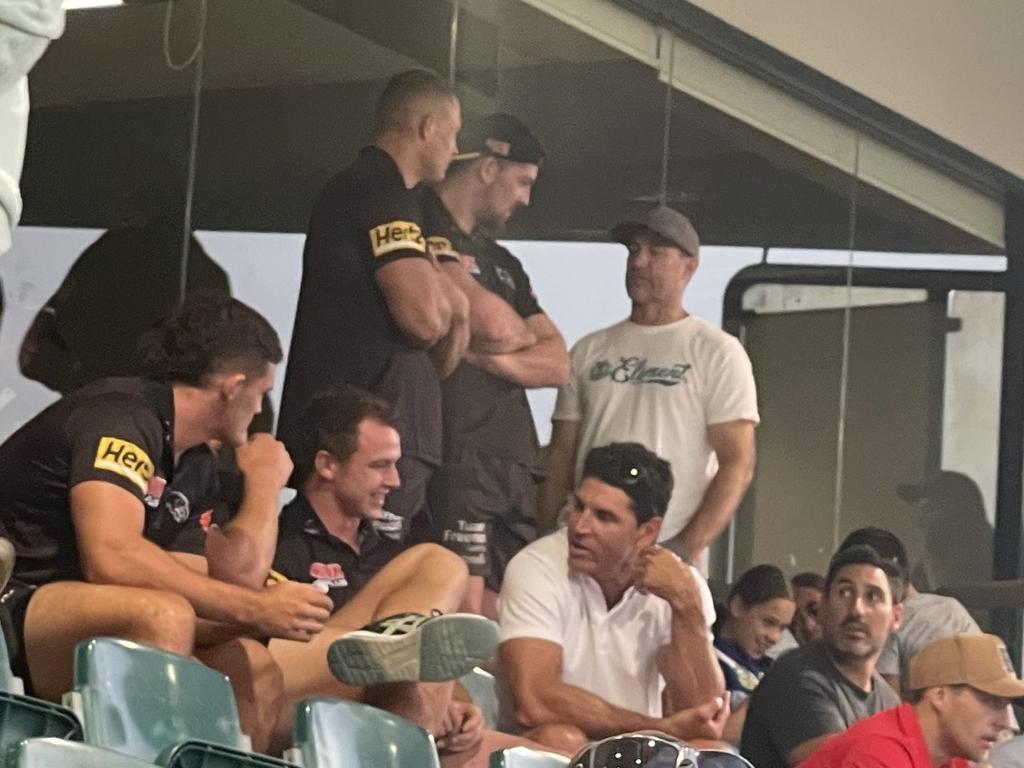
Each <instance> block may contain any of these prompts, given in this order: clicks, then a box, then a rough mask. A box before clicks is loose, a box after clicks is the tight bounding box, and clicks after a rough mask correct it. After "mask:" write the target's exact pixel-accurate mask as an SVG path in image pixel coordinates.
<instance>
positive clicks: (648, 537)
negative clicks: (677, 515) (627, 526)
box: [637, 517, 664, 549]
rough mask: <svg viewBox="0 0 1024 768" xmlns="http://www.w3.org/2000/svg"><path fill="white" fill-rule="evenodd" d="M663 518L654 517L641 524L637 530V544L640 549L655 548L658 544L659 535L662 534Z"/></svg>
mask: <svg viewBox="0 0 1024 768" xmlns="http://www.w3.org/2000/svg"><path fill="white" fill-rule="evenodd" d="M662 522H664V518H662V517H652V518H651V519H650V520H648V521H647V522H646V523H641V524H640V527H639V528H637V544H639V545H640V548H641V549H643V548H644V547H653V546H654V545H655V544H656V543H657V542H658V534H660V533H661V524H662Z"/></svg>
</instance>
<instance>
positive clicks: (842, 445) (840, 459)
mask: <svg viewBox="0 0 1024 768" xmlns="http://www.w3.org/2000/svg"><path fill="white" fill-rule="evenodd" d="M859 176H860V134H857V135H856V136H855V138H854V144H853V177H852V179H851V182H850V217H849V221H848V222H847V225H848V227H849V232H848V239H847V250H848V256H847V260H846V302H845V306H844V307H843V347H842V360H841V362H840V365H839V417H838V422H837V428H836V486H835V498H834V499H833V506H832V551H833V552H835V551H836V549H838V548H839V530H840V525H841V523H842V520H841V516H842V508H843V480H844V477H845V472H844V464H845V463H846V402H847V395H848V392H849V384H850V383H849V378H850V331H851V324H852V320H853V252H854V250H853V249H854V247H855V246H856V233H857V192H858V189H859Z"/></svg>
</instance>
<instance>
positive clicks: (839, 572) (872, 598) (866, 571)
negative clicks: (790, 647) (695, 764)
mask: <svg viewBox="0 0 1024 768" xmlns="http://www.w3.org/2000/svg"><path fill="white" fill-rule="evenodd" d="M903 578H904V577H903V573H902V571H901V570H900V569H899V566H897V565H896V564H895V563H893V562H892V561H891V560H886V559H885V558H883V557H881V556H880V555H879V554H878V553H877V552H876V551H875V550H874V549H872V548H871V547H867V546H858V547H852V548H850V549H845V550H840V551H839V552H838V553H836V555H835V556H834V557H833V558H832V562H831V564H830V565H829V569H828V574H827V575H826V577H825V593H824V596H823V598H822V602H821V607H820V610H819V617H820V620H821V627H822V638H823V639H822V640H821V641H820V642H816V643H811V644H809V645H805V646H801V647H800V648H797V649H796V650H794V651H790V652H789V653H787V654H786V655H784V656H783V657H782V658H780V659H779V660H778V661H777V662H776V663H775V664H773V665H772V666H771V667H770V668H769V669H768V672H767V674H766V675H765V676H764V679H763V680H762V681H761V683H760V684H759V685H758V686H757V688H755V689H754V692H753V694H751V697H750V705H749V709H748V711H747V719H746V723H745V725H744V727H743V737H742V744H741V748H740V752H741V753H742V754H743V756H744V757H746V758H747V759H748V760H750V761H751V762H752V763H753V764H754V765H756V766H757V768H790V766H795V765H796V764H797V763H799V762H800V761H802V760H804V759H806V758H807V757H809V756H810V755H811V753H813V752H814V750H815V749H817V748H818V747H819V746H821V744H822V743H823V742H824V741H825V740H826V739H827V738H828V737H829V736H832V735H833V734H836V733H839V732H840V731H844V730H846V729H847V728H848V727H850V726H851V725H853V724H854V723H855V722H857V721H858V720H860V719H861V718H864V717H868V716H870V715H874V714H876V713H878V712H881V711H882V710H883V709H888V708H889V707H895V706H897V705H898V704H899V703H900V700H899V696H897V695H896V692H895V691H894V690H893V689H892V688H891V687H890V686H889V684H888V683H886V682H885V680H883V679H882V677H881V675H879V674H878V673H877V672H876V671H875V663H876V662H877V660H878V655H879V654H880V653H881V651H882V647H883V645H884V644H885V641H886V638H887V637H888V636H889V633H890V632H891V631H892V629H893V628H894V627H896V626H898V625H899V619H900V612H901V606H900V605H899V600H900V597H901V596H902V589H903Z"/></svg>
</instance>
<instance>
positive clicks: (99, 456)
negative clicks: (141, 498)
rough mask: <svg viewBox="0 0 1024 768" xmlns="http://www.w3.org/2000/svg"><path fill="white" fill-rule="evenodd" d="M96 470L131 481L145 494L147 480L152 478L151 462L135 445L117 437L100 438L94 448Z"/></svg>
mask: <svg viewBox="0 0 1024 768" xmlns="http://www.w3.org/2000/svg"><path fill="white" fill-rule="evenodd" d="M92 465H93V466H94V467H95V468H96V469H105V470H107V471H108V472H113V473H115V474H118V475H120V476H121V477H124V478H126V479H128V480H131V481H132V483H134V484H135V485H136V486H138V488H139V490H140V491H142V493H146V489H147V487H148V485H149V478H151V477H152V476H153V462H152V460H151V459H150V458H149V455H148V454H147V453H146V452H145V451H144V450H142V449H141V448H139V446H137V445H136V444H135V443H130V442H128V441H127V440H122V439H121V438H119V437H101V438H100V444H99V447H97V448H96V461H94V462H93V464H92Z"/></svg>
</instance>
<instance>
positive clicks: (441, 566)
mask: <svg viewBox="0 0 1024 768" xmlns="http://www.w3.org/2000/svg"><path fill="white" fill-rule="evenodd" d="M420 548H422V550H423V551H422V553H421V555H420V557H421V559H422V563H421V567H427V566H429V569H430V571H429V572H430V573H434V574H445V575H447V576H450V577H451V578H452V579H453V580H456V579H457V580H459V581H465V580H466V579H468V578H469V568H468V567H467V566H466V561H465V560H463V559H462V558H461V557H459V556H458V555H457V554H455V553H454V552H452V551H451V550H450V549H445V548H444V547H442V546H441V545H440V544H418V545H417V546H416V547H415V549H416V550H420Z"/></svg>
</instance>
